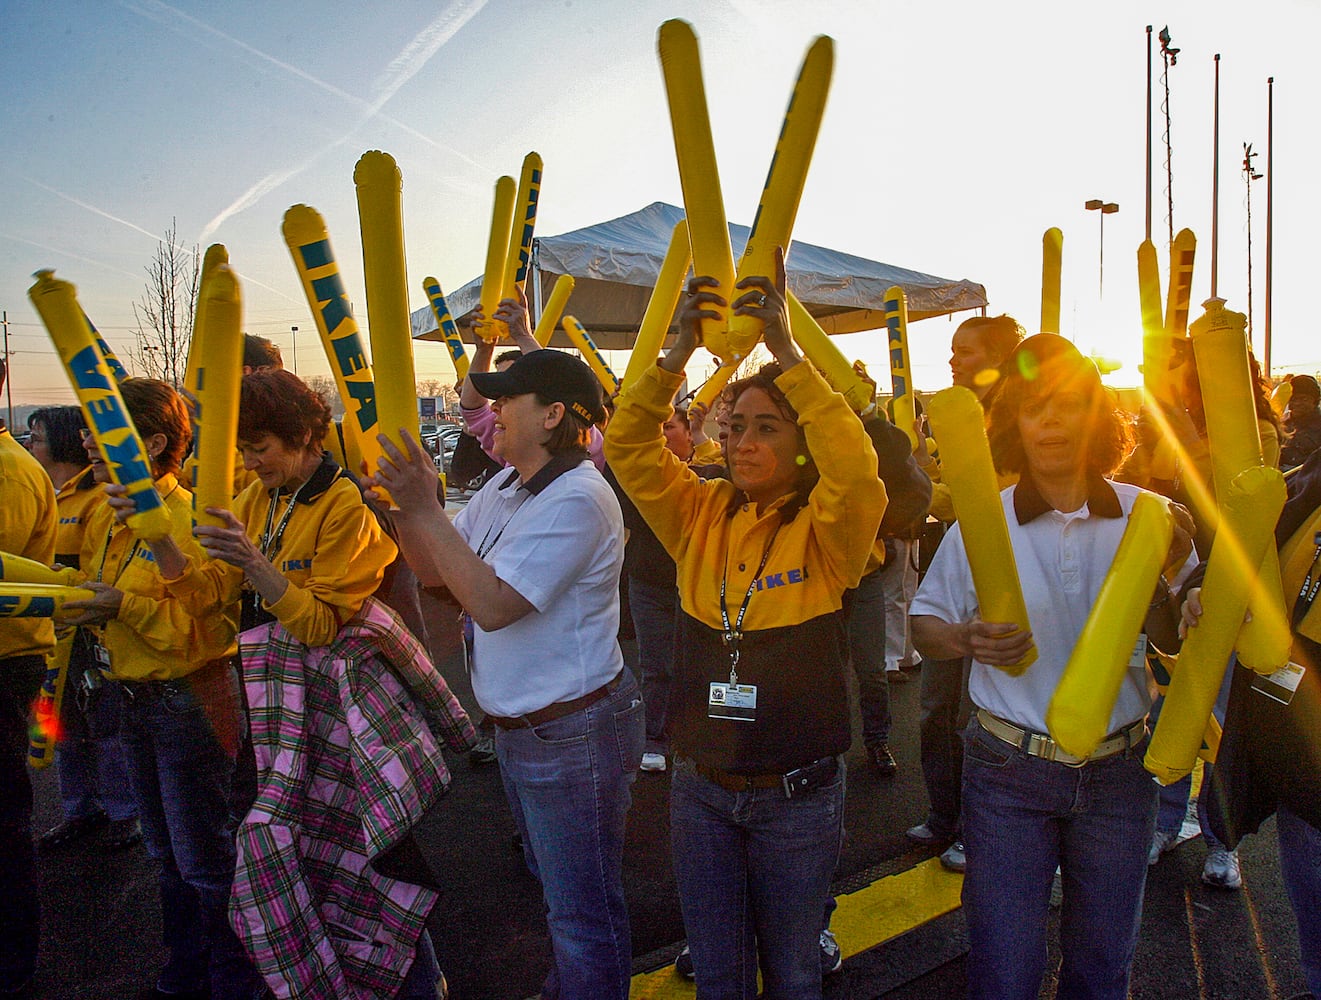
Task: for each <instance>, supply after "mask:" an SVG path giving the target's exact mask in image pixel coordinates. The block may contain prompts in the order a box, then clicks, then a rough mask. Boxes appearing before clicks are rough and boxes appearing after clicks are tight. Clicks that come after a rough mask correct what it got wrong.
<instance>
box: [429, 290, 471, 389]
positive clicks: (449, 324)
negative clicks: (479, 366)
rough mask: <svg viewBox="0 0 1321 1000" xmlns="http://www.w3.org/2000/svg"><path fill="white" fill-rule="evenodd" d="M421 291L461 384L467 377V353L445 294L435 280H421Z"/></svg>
mask: <svg viewBox="0 0 1321 1000" xmlns="http://www.w3.org/2000/svg"><path fill="white" fill-rule="evenodd" d="M422 291H424V292H426V293H427V301H428V302H430V303H431V315H433V316H435V317H436V329H437V330H439V331H440V335H441V336H442V337H444V338H445V346H446V347H448V348H449V352H450V360H451V361H453V362H454V373H455V374H456V375H458V377H459V381H460V382H462V381H463V380H464V379H465V378H467V377H468V352H467V351H465V350H464V348H463V339H462V338H461V337H460V336H459V328H458V327H457V326H455V325H454V317H453V316H451V315H450V307H449V306H448V305H447V304H446V302H445V293H444V292H442V291H441V290H440V282H439V281H437V280H436V279H435V278H423V279H422Z"/></svg>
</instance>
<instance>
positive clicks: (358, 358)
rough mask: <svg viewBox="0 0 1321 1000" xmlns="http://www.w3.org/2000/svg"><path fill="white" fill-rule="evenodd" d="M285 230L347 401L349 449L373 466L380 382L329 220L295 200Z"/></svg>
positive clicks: (378, 450)
mask: <svg viewBox="0 0 1321 1000" xmlns="http://www.w3.org/2000/svg"><path fill="white" fill-rule="evenodd" d="M281 231H282V232H283V233H284V242H285V245H286V246H287V247H288V248H289V253H290V255H291V256H292V257H293V259H294V268H295V269H296V270H297V271H298V277H299V279H300V280H301V281H302V283H303V294H304V295H305V296H306V297H307V304H308V306H309V307H311V310H312V318H313V319H314V320H315V321H316V328H317V333H319V334H320V335H321V346H322V347H323V348H325V351H326V358H327V360H329V362H330V370H331V372H333V373H334V375H335V385H336V386H337V387H338V389H339V398H340V400H341V401H342V402H343V403H344V421H343V427H344V452H345V455H346V456H348V455H349V454H350V453H351V452H352V453H353V454H356V455H357V456H359V458H360V459H361V460H362V461H364V462H366V463H367V468H368V469H369V470H370V469H375V468H376V459H377V458H379V457H380V455H381V445H380V442H378V441H377V440H376V435H377V433H378V431H379V424H378V421H377V414H376V385H375V383H374V382H373V381H372V366H371V363H370V362H368V360H367V351H366V349H365V348H364V346H363V342H362V335H361V334H360V333H359V332H358V323H357V321H356V320H355V319H354V318H353V310H352V309H351V308H350V307H349V294H348V292H346V291H345V290H344V279H343V278H341V277H340V273H339V264H338V263H337V262H336V260H335V251H334V250H332V249H331V246H330V234H329V233H328V232H327V231H326V223H325V220H324V219H322V217H321V213H320V212H318V211H317V210H316V209H315V208H310V207H308V206H307V205H294V206H293V207H292V208H290V209H289V211H287V212H285V213H284V223H283V225H282V226H281ZM346 468H348V469H349V471H350V472H352V473H354V474H357V473H360V472H361V471H362V469H361V466H359V465H353V466H346Z"/></svg>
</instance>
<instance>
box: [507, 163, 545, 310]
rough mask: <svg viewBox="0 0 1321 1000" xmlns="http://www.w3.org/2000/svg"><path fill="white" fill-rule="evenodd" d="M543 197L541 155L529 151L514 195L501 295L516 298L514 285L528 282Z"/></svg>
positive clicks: (518, 286) (515, 286) (520, 286)
mask: <svg viewBox="0 0 1321 1000" xmlns="http://www.w3.org/2000/svg"><path fill="white" fill-rule="evenodd" d="M540 197H541V155H540V154H539V153H528V154H527V156H525V157H523V172H522V173H521V174H520V175H519V178H518V194H517V195H516V196H515V197H514V215H513V223H512V228H511V229H510V232H509V253H508V254H507V256H506V258H505V282H504V287H503V289H502V291H501V293H500V294H501V298H506V299H516V298H518V295H517V293H516V292H515V291H514V289H515V288H520V289H521V288H523V286H524V285H525V284H526V283H527V270H528V266H529V265H530V264H531V263H532V234H533V232H534V231H535V229H536V226H537V201H538V199H539V198H540Z"/></svg>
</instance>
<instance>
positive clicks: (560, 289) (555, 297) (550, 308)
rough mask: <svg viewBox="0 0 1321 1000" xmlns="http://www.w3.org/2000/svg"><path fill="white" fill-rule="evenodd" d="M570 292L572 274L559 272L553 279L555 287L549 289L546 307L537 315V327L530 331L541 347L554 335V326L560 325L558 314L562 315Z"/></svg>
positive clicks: (571, 289)
mask: <svg viewBox="0 0 1321 1000" xmlns="http://www.w3.org/2000/svg"><path fill="white" fill-rule="evenodd" d="M572 294H573V275H571V274H561V275H560V276H559V277H558V278H556V279H555V287H554V288H552V289H551V290H550V298H548V299H547V300H546V307H545V308H544V309H542V310H541V315H540V316H538V317H537V328H536V329H535V330H533V331H532V339H533V340H535V341H536V342H537V343H538V344H540V345H541V346H542V347H545V346H546V345H547V344H549V343H550V338H551V337H552V336H554V335H555V327H557V326H559V325H560V316H561V315H563V313H564V307H565V305H567V304H568V301H569V296H570V295H572Z"/></svg>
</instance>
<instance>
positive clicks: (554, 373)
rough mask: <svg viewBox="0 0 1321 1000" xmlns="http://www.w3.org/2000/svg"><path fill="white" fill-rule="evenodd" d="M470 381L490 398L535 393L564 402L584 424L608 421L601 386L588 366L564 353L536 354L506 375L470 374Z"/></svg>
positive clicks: (521, 361)
mask: <svg viewBox="0 0 1321 1000" xmlns="http://www.w3.org/2000/svg"><path fill="white" fill-rule="evenodd" d="M468 381H470V382H471V383H472V387H473V388H474V389H476V390H477V391H478V392H479V393H481V394H482V395H483V396H485V397H486V398H487V399H499V398H500V397H501V396H522V395H525V394H527V393H529V392H535V393H537V394H539V395H540V396H541V398H542V399H546V400H549V401H550V402H552V403H563V404H564V408H565V410H566V411H568V412H569V413H572V414H573V415H574V416H575V417H577V418H578V419H579V420H581V421H582V422H583V423H584V424H599V423H600V422H601V421H603V420H605V400H604V399H603V398H602V394H601V383H600V382H599V381H597V378H596V376H595V375H593V374H592V370H591V369H590V368H588V367H587V365H585V364H584V363H583V362H581V361H579V360H578V359H577V358H575V357H573V356H572V355H569V354H565V353H564V352H562V351H553V350H550V349H542V350H540V351H533V352H532V353H531V354H524V355H523V356H522V357H521V358H519V359H518V360H517V361H515V362H514V363H513V364H512V365H510V366H509V367H508V368H506V369H505V370H504V371H502V372H469V373H468Z"/></svg>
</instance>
